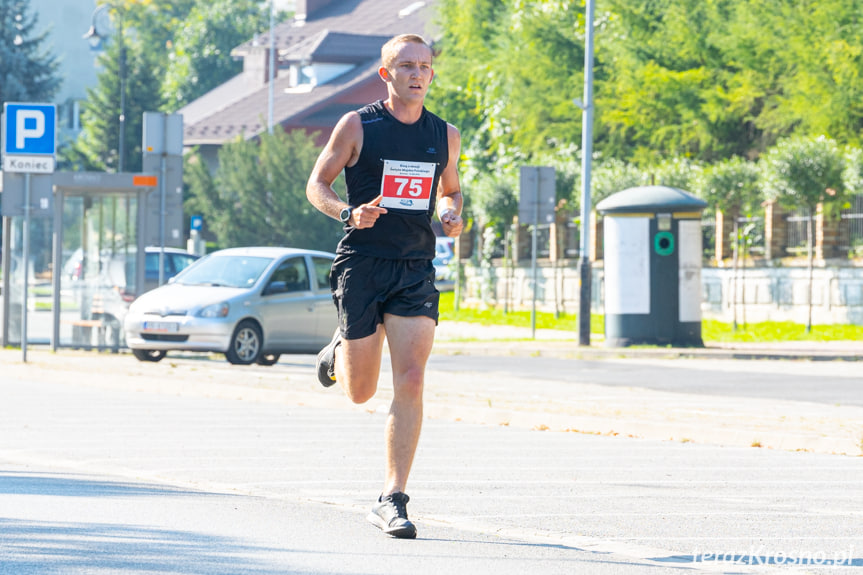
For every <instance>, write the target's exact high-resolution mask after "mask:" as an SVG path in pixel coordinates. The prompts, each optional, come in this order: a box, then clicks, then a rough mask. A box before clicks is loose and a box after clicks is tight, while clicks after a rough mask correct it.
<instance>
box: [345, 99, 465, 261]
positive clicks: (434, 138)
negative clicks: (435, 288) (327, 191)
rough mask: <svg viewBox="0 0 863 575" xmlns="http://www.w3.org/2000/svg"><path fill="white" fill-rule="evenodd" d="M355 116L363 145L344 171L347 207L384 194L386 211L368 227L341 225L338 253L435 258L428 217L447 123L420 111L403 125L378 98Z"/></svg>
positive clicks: (446, 154) (445, 158)
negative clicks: (342, 231) (342, 226)
mask: <svg viewBox="0 0 863 575" xmlns="http://www.w3.org/2000/svg"><path fill="white" fill-rule="evenodd" d="M357 112H358V113H359V115H360V119H361V121H362V124H363V146H362V150H361V151H360V157H359V159H358V160H357V163H356V164H355V165H354V166H352V167H350V168H345V180H346V182H347V188H348V191H347V195H348V203H349V204H350V205H351V206H358V205H360V204H364V203H367V202H370V201H372V200H373V199H375V198H376V197H377V196H378V195H380V194H382V193H383V195H384V200H383V201H382V202H381V206H383V207H385V208H387V213H386V214H382V215H381V217H380V218H378V221H377V222H376V223H375V225H374V226H372V227H371V228H365V229H362V230H358V229H355V228H353V227H352V226H345V232H346V233H345V236H344V238H342V240H341V241H340V242H339V247H338V249H337V252H338V253H340V254H362V255H366V256H374V257H379V258H387V259H428V260H431V259H433V258H434V255H435V237H434V231H432V227H431V219H432V216H433V215H434V211H435V200H436V193H437V185H438V180H439V179H440V175H441V173H442V172H443V170H444V168H445V167H446V165H447V162H448V159H449V149H448V147H447V124H446V122H444V121H443V120H442V119H440V118H438V117H437V116H435V115H434V114H432V113H431V112H429V111H428V110H426V109H425V108H423V111H422V115H421V116H420V118H419V120H417V121H416V122H414V123H413V124H403V123H402V122H399V121H398V120H396V119H395V118H394V117H393V116H392V115H391V114H390V113H389V110H387V109H386V106H384V104H383V102H382V101H380V100H378V101H377V102H375V103H373V104H369V105H368V106H365V107H363V108H361V109H359V110H357Z"/></svg>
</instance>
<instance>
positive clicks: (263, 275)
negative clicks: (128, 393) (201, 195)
mask: <svg viewBox="0 0 863 575" xmlns="http://www.w3.org/2000/svg"><path fill="white" fill-rule="evenodd" d="M333 258H335V254H331V253H327V252H318V251H311V250H301V249H291V248H275V247H250V248H231V249H226V250H221V251H218V252H213V253H212V254H210V255H208V256H206V257H203V258H201V259H200V260H198V261H196V262H195V263H193V264H192V265H191V266H189V267H188V268H186V269H185V270H183V271H182V272H180V273H179V274H178V275H177V276H176V277H174V278H173V279H172V280H171V281H170V283H168V284H166V285H164V286H162V287H159V288H156V289H154V290H152V291H150V292H147V293H145V294H143V295H142V296H141V297H139V298H138V299H136V300H135V301H134V302H133V303H132V305H131V306H130V307H129V311H128V313H127V314H126V317H125V319H124V322H123V328H124V331H125V334H126V345H128V346H129V347H130V348H131V349H132V353H134V354H135V357H136V358H138V359H139V360H141V361H159V360H161V359H162V358H163V357H165V355H166V353H167V352H168V351H170V350H183V351H203V352H218V353H224V354H225V357H226V358H227V360H228V361H229V362H231V363H234V364H240V365H248V364H252V363H258V364H261V365H273V364H274V363H276V362H277V361H278V360H279V356H280V355H281V354H283V353H315V352H317V351H319V350H320V349H321V348H323V347H324V346H325V345H326V344H328V343H329V342H330V340H331V339H332V336H333V331H335V329H336V326H337V325H338V319H337V316H336V308H335V306H334V305H333V300H332V296H331V293H330V280H329V277H330V269H331V267H332V264H333Z"/></svg>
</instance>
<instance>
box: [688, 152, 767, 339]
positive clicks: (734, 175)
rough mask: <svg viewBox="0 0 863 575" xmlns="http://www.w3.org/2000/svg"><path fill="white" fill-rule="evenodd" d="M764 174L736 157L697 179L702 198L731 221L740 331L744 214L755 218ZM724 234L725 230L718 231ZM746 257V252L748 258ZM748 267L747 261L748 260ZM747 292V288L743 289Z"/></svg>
mask: <svg viewBox="0 0 863 575" xmlns="http://www.w3.org/2000/svg"><path fill="white" fill-rule="evenodd" d="M760 180H761V173H760V171H759V169H758V166H757V165H756V164H755V163H753V162H748V161H746V160H743V159H741V158H732V159H730V160H725V161H722V162H718V163H716V164H714V165H712V166H710V167H708V168H707V169H705V170H704V171H703V172H702V173H701V174H699V176H698V177H697V178H696V179H695V185H694V189H695V191H696V193H697V195H698V196H700V197H701V198H703V199H704V200H706V201H707V202H708V204H710V205H711V206H712V207H713V208H714V209H715V210H716V212H721V213H722V214H723V216H725V217H727V218H731V221H732V232H731V239H732V241H733V242H734V255H733V265H732V268H733V270H734V278H735V285H734V289H733V290H732V294H733V295H732V298H731V301H732V308H733V321H732V326H733V328H734V329H735V330H736V329H737V292H738V290H737V285H736V284H737V264H738V257H739V251H740V250H739V246H740V242H741V240H742V239H744V238H742V237H741V236H742V235H741V233H740V215H741V214H747V215H751V214H752V212H753V211H754V210H755V209H756V208H757V206H758V205H759V204H760V202H761V187H760V183H761V182H760ZM719 227H720V226H718V225H717V233H718V234H721V233H722V230H721V229H718V228H719ZM745 257H746V254H745V252H744V258H745ZM744 268H745V259H744ZM742 291H743V293H744V294H745V293H746V290H745V288H744V289H743V290H742ZM743 303H744V305H745V303H746V302H745V300H744V302H743Z"/></svg>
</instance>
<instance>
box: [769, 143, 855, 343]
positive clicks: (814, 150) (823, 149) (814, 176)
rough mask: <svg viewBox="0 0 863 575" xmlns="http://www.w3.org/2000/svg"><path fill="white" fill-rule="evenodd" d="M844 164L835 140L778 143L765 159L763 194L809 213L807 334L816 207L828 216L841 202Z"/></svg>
mask: <svg viewBox="0 0 863 575" xmlns="http://www.w3.org/2000/svg"><path fill="white" fill-rule="evenodd" d="M844 171H845V160H844V158H843V155H842V152H841V151H840V149H839V147H838V146H837V145H836V142H835V141H834V140H831V139H828V138H824V137H819V138H804V137H799V136H798V137H795V138H790V139H787V140H783V141H781V142H779V143H778V144H777V145H776V146H775V147H773V148H771V149H770V151H769V152H768V153H767V155H766V156H765V158H764V172H763V177H764V192H765V194H766V196H767V197H768V198H769V199H773V200H777V201H778V202H779V203H781V204H782V205H784V206H785V207H788V208H791V209H801V208H805V209H806V210H807V211H808V216H809V217H808V220H807V225H806V249H807V255H808V258H807V260H808V270H809V302H808V303H809V308H808V310H809V311H808V318H807V321H806V331H807V332H809V331H811V329H812V269H813V248H812V244H813V241H814V236H815V234H814V229H813V228H814V226H813V219H814V218H815V211H816V209H817V207H818V204H819V203H822V204H824V208H825V212H826V213H827V214H829V212H830V210H829V207H830V204H834V205H835V204H837V203H839V202H840V201H841V199H842V195H843V191H844V182H843V177H842V176H843V172H844Z"/></svg>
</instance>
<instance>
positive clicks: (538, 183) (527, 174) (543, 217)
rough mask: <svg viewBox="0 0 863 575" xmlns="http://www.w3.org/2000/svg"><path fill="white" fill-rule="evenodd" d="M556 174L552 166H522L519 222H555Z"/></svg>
mask: <svg viewBox="0 0 863 575" xmlns="http://www.w3.org/2000/svg"><path fill="white" fill-rule="evenodd" d="M554 207H555V174H554V168H553V167H551V166H522V167H521V172H520V179H519V196H518V222H519V223H520V224H530V225H537V224H550V223H552V222H554Z"/></svg>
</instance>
